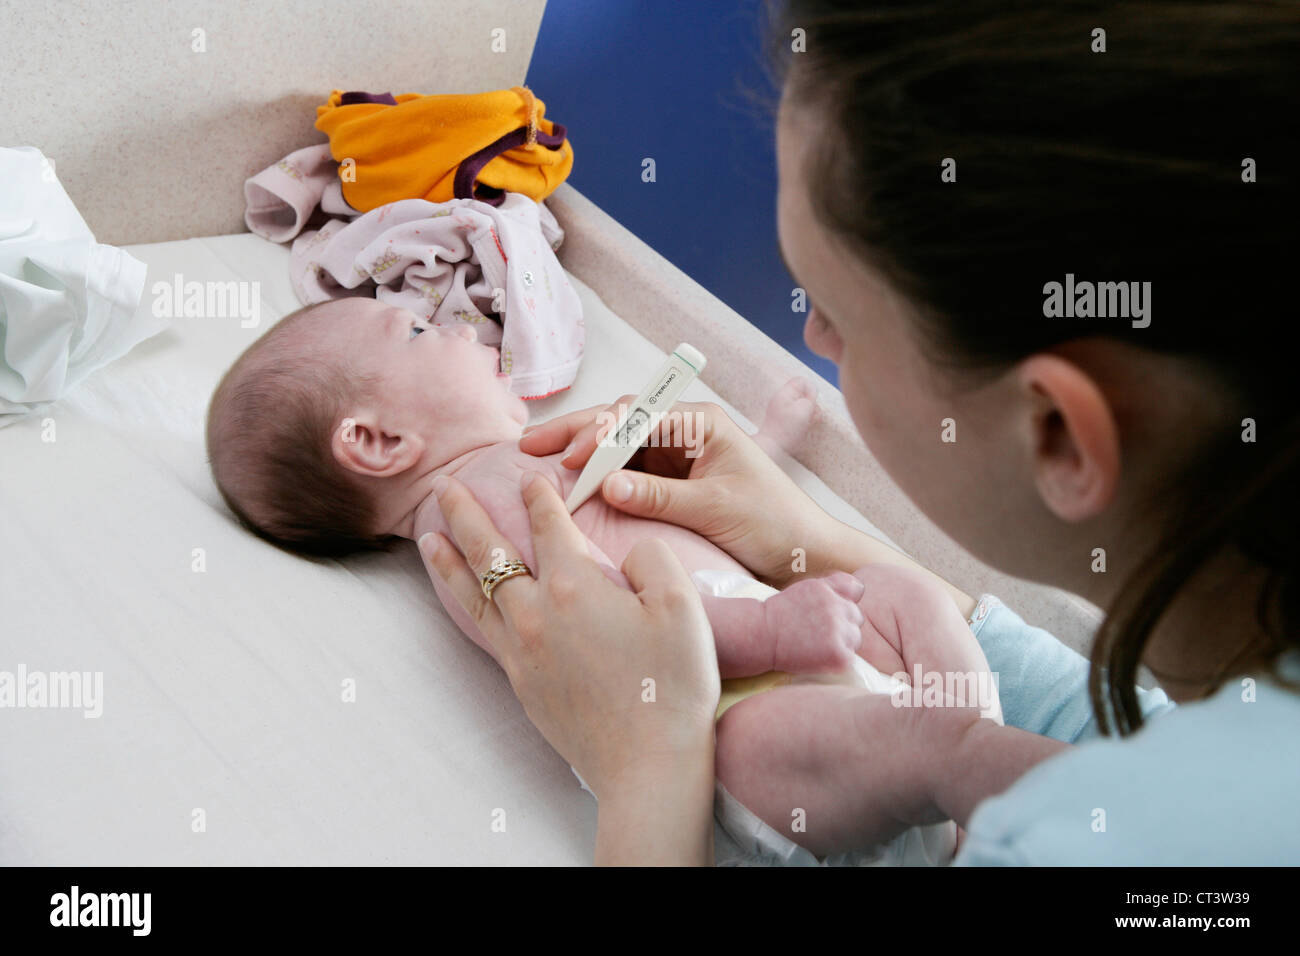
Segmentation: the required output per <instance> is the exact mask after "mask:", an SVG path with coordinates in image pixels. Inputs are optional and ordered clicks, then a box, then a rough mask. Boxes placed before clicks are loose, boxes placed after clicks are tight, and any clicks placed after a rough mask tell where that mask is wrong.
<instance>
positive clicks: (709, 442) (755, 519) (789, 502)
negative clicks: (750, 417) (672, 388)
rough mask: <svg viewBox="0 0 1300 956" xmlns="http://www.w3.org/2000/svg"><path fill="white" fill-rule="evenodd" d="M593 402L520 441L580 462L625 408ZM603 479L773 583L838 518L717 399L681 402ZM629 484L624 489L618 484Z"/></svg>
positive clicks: (642, 508) (642, 513)
mask: <svg viewBox="0 0 1300 956" xmlns="http://www.w3.org/2000/svg"><path fill="white" fill-rule="evenodd" d="M635 398H636V396H635V395H624V396H623V397H622V398H620V399H619V400H618V401H617V402H615V403H614V404H613V405H593V406H592V407H591V408H586V409H582V410H581V411H576V412H570V413H569V414H568V415H563V416H561V417H559V418H554V419H552V420H550V421H548V422H544V423H543V424H541V425H537V426H536V427H534V428H530V429H529V430H528V431H527V432H526V433H525V434H524V436H523V437H522V438H520V439H519V449H520V450H521V451H525V452H528V453H529V454H531V455H537V456H543V455H553V454H555V453H556V452H558V451H560V450H561V449H564V448H566V446H571V447H569V453H568V455H567V456H566V457H565V458H563V459H561V464H563V465H564V466H565V467H566V468H573V469H580V468H582V467H583V466H584V465H585V464H586V463H587V460H588V459H589V458H590V457H591V454H592V452H594V451H595V450H596V446H597V444H598V443H599V442H600V440H601V439H602V438H603V437H604V435H605V433H606V432H608V430H609V428H610V427H611V425H612V424H613V422H614V420H615V419H616V417H617V415H618V413H619V411H620V406H624V405H627V404H630V403H631V402H632V401H633V400H634V399H635ZM627 468H628V469H631V468H635V469H638V470H636V471H629V470H627V469H624V470H622V471H616V472H614V473H613V474H612V475H610V476H609V477H607V478H606V479H605V482H604V484H603V485H602V486H601V493H602V495H603V496H604V499H605V501H607V502H608V503H609V504H610V505H611V506H613V507H615V508H617V509H618V510H620V511H624V512H626V513H628V514H631V515H637V516H638V517H642V518H650V519H653V520H657V521H668V522H671V523H672V524H676V525H680V526H682V527H684V528H689V529H690V530H692V531H695V532H696V533H698V534H701V535H703V536H704V537H706V538H708V539H709V540H710V541H712V542H713V543H714V544H716V545H717V546H718V547H720V548H721V549H722V550H724V551H726V552H727V553H728V554H730V555H731V556H732V557H734V558H735V559H736V560H737V561H739V562H740V563H741V564H743V565H745V567H747V568H749V570H750V572H751V573H753V574H754V575H756V576H757V577H759V578H761V579H762V580H763V581H765V582H766V583H768V584H770V585H772V586H774V587H777V588H783V587H785V585H786V584H788V583H789V582H790V581H791V580H793V578H794V577H795V572H794V570H793V563H794V558H793V553H792V552H793V551H794V549H795V548H803V549H804V550H805V551H809V550H812V549H814V548H816V547H818V544H817V543H818V542H820V541H822V540H824V539H825V538H826V536H827V531H826V527H825V526H826V525H827V523H828V522H830V521H831V519H830V517H829V516H828V515H827V514H826V512H825V511H823V510H822V509H821V507H820V506H819V505H818V504H817V503H816V502H815V501H813V500H812V499H811V498H809V497H808V496H807V495H806V494H805V493H804V492H803V490H802V489H800V488H799V486H798V485H796V484H795V483H794V482H793V481H791V480H790V478H789V476H788V475H786V473H785V472H784V471H782V470H781V469H780V467H779V466H778V465H777V464H776V463H775V462H774V461H772V459H771V458H770V457H769V456H768V455H767V453H766V452H764V451H763V449H762V448H761V447H759V445H758V444H757V443H756V442H755V441H754V439H753V438H751V437H750V436H749V435H747V434H746V433H745V432H744V430H743V429H741V427H740V426H739V425H737V424H736V423H735V422H734V421H732V419H731V416H729V415H728V414H727V413H726V412H725V411H723V409H722V408H721V407H719V406H718V405H716V404H714V403H713V402H678V403H677V404H676V405H675V406H673V410H672V413H671V414H670V415H668V416H664V417H663V418H662V419H661V420H660V422H659V426H658V434H657V437H656V438H655V439H654V440H650V444H649V445H647V446H645V447H642V448H641V449H640V450H639V451H637V453H636V454H635V455H633V456H632V459H631V460H630V461H629V462H628V465H627ZM621 482H627V487H626V494H624V493H623V491H621V490H620V483H621Z"/></svg>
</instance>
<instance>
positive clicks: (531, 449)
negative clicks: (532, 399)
mask: <svg viewBox="0 0 1300 956" xmlns="http://www.w3.org/2000/svg"><path fill="white" fill-rule="evenodd" d="M607 408H609V406H608V405H592V406H591V407H590V408H582V409H579V410H578V411H576V412H569V413H568V414H567V415H561V416H560V417H558V418H552V419H551V420H550V421H547V422H542V423H541V424H540V425H531V426H529V427H528V428H527V429H526V430H525V432H524V434H523V435H522V436H521V437H520V439H519V450H520V451H523V452H527V453H528V454H530V455H536V456H538V457H542V456H545V455H554V454H555V453H556V452H557V451H561V450H563V449H564V448H565V447H566V446H568V444H569V442H571V441H572V440H573V437H574V436H575V435H576V434H578V432H580V431H582V430H583V429H584V428H586V427H587V425H589V424H591V422H592V421H593V420H594V419H595V418H596V416H598V415H599V414H600V413H601V412H602V411H604V410H605V409H607Z"/></svg>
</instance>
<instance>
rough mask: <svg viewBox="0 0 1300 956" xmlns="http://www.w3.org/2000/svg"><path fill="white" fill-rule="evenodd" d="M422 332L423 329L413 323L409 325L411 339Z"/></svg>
mask: <svg viewBox="0 0 1300 956" xmlns="http://www.w3.org/2000/svg"><path fill="white" fill-rule="evenodd" d="M423 331H424V329H422V328H421V327H420V326H418V325H416V324H415V323H414V322H412V323H411V338H412V339H414V338H415V337H416V336H417V335H419V334H420V333H421V332H423Z"/></svg>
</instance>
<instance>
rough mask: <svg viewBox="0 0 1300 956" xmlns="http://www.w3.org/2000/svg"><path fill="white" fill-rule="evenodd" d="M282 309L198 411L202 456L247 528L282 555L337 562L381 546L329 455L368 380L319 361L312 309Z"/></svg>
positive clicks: (366, 501) (359, 497) (362, 503)
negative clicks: (203, 435) (204, 410)
mask: <svg viewBox="0 0 1300 956" xmlns="http://www.w3.org/2000/svg"><path fill="white" fill-rule="evenodd" d="M329 304H331V303H321V304H318V305H310V306H306V307H305V308H302V309H298V310H297V311H296V312H291V313H289V314H288V315H286V316H285V317H284V318H283V319H281V320H280V321H279V322H278V323H276V325H275V326H274V327H273V328H271V329H270V330H269V331H268V332H267V333H266V334H265V335H263V336H262V337H261V338H260V339H258V340H257V341H256V342H254V343H253V345H251V346H249V348H248V349H247V351H245V352H244V354H243V355H241V356H240V357H239V358H238V359H236V360H235V363H234V365H232V366H231V367H230V369H229V370H228V371H227V372H226V374H225V375H224V376H223V377H222V379H221V382H220V384H218V385H217V388H216V391H215V392H214V393H213V395H212V402H211V405H210V406H209V409H208V424H207V445H208V460H209V462H210V464H211V466H212V476H213V478H214V480H215V481H216V485H217V489H218V491H220V492H221V497H222V498H223V499H224V500H225V502H226V504H227V505H228V506H229V508H230V510H231V511H232V512H234V514H235V517H236V518H238V519H239V521H240V523H241V524H242V525H243V526H244V527H246V528H247V529H248V530H249V531H251V532H253V533H254V534H256V535H257V536H258V537H260V538H263V539H265V540H266V541H269V542H271V543H272V544H274V545H276V546H277V547H280V548H282V549H284V550H286V551H290V552H293V553H295V554H307V555H316V556H324V557H339V556H342V555H345V554H350V553H352V552H355V551H375V550H383V549H384V547H385V545H386V543H387V541H389V540H391V535H378V534H376V533H375V530H374V529H375V524H376V520H377V517H376V508H375V504H374V501H373V499H372V497H371V495H370V494H369V493H368V492H367V490H366V489H364V488H363V487H361V484H360V482H359V480H358V479H357V478H356V477H354V476H352V475H351V474H349V473H348V472H347V470H346V469H344V468H343V467H342V466H341V465H340V464H339V463H338V462H337V461H335V459H334V455H333V452H332V451H331V441H332V436H333V433H334V430H335V429H337V428H340V427H342V424H343V419H344V417H345V415H346V413H347V409H348V406H349V403H351V402H354V401H356V400H357V399H358V398H359V397H361V396H364V395H365V394H368V393H369V391H370V390H371V389H372V388H373V387H374V385H375V382H373V381H371V380H369V379H367V378H366V377H365V376H361V375H359V374H357V373H356V372H355V371H354V370H352V369H350V368H349V367H348V366H347V363H346V362H344V361H341V360H339V359H337V358H335V357H332V356H323V355H322V354H321V352H320V350H318V349H314V348H313V347H312V346H311V343H310V340H309V337H308V336H307V335H304V334H303V333H304V332H305V331H306V329H305V328H304V326H305V325H306V324H307V323H310V322H311V320H312V318H313V316H314V315H315V314H316V310H318V309H320V308H322V306H325V305H329Z"/></svg>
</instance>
